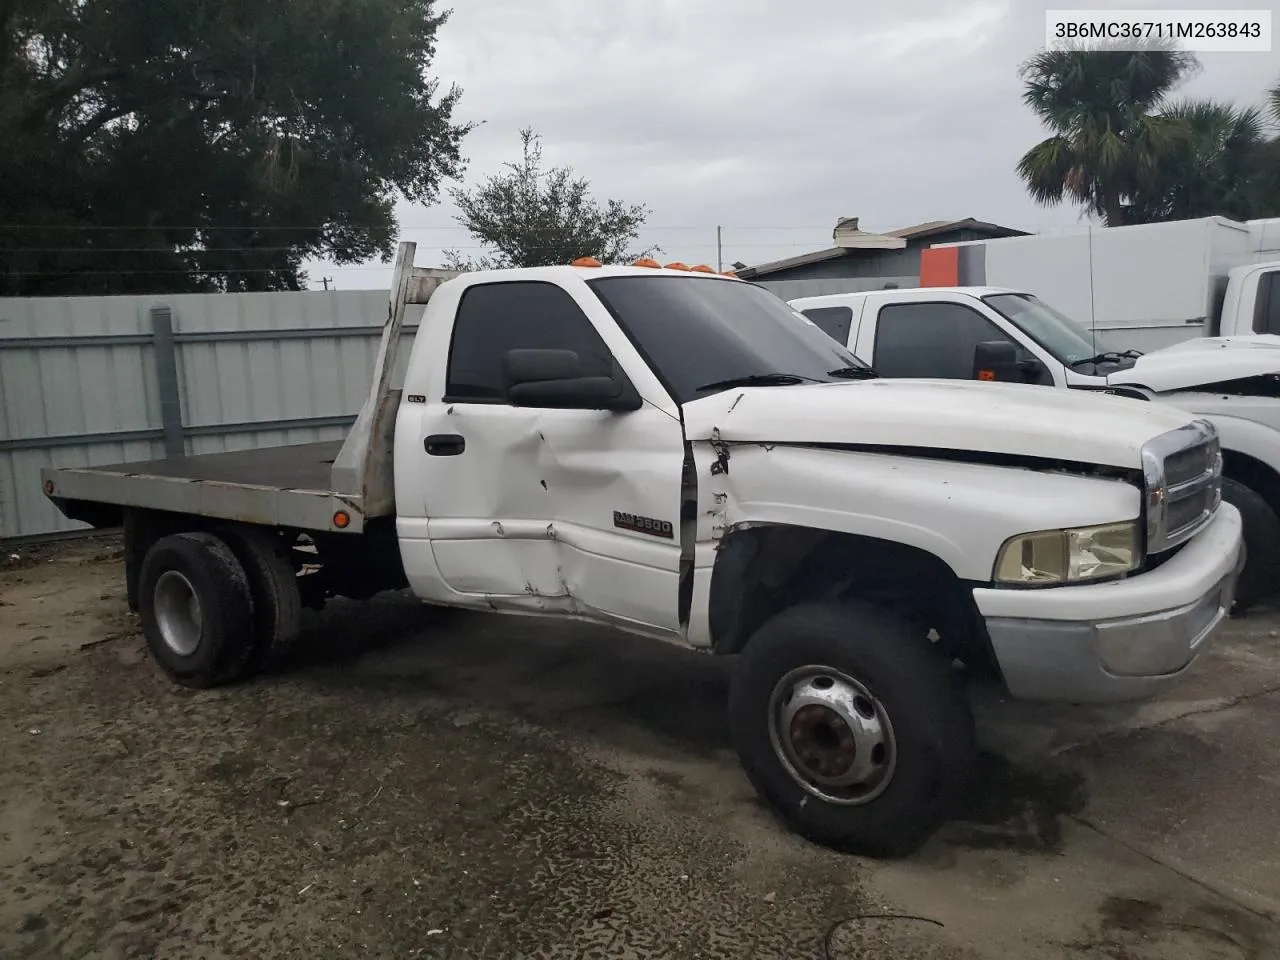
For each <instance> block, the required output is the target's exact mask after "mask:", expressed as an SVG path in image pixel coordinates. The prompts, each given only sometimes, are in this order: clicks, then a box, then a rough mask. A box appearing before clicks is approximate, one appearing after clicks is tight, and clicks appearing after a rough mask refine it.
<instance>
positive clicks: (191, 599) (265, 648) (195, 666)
mask: <svg viewBox="0 0 1280 960" xmlns="http://www.w3.org/2000/svg"><path fill="white" fill-rule="evenodd" d="M138 599H139V613H140V614H141V617H142V628H143V633H144V635H145V636H146V641H147V648H148V650H149V651H150V653H151V656H152V658H153V659H154V660H155V661H156V663H158V664H159V665H160V667H161V668H162V669H163V670H164V671H165V673H167V674H168V675H169V676H170V677H171V678H172V679H173V680H174V681H175V682H177V683H180V684H182V685H184V686H188V687H214V686H219V685H222V684H226V683H232V682H234V681H236V680H239V679H241V678H243V677H245V676H247V675H249V674H251V673H255V672H258V671H259V670H263V669H267V668H270V667H273V666H275V665H276V664H278V663H279V662H280V660H281V659H282V658H283V656H284V655H285V653H286V652H287V651H288V648H289V646H290V645H291V644H292V643H293V641H294V640H295V639H296V638H297V635H298V630H299V625H300V621H301V609H302V604H301V600H300V597H299V593H298V586H297V576H296V572H295V571H294V568H293V564H292V562H291V560H290V557H289V554H288V551H287V550H286V548H285V546H284V544H283V542H282V541H281V540H280V538H279V537H278V536H277V535H275V534H274V533H271V532H268V531H259V530H255V529H251V528H227V529H225V530H219V531H218V532H217V533H214V532H209V531H192V532H187V533H176V534H172V535H170V536H166V537H162V538H161V539H159V540H157V541H156V542H155V543H154V544H152V545H151V547H150V549H149V550H148V551H147V553H146V556H145V557H144V558H143V561H142V565H141V569H140V571H139V575H138Z"/></svg>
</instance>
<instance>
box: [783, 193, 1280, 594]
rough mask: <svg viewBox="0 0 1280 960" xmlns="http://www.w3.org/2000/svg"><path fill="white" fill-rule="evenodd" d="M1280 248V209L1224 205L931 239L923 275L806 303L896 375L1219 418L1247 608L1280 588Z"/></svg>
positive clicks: (799, 303) (830, 329)
mask: <svg viewBox="0 0 1280 960" xmlns="http://www.w3.org/2000/svg"><path fill="white" fill-rule="evenodd" d="M1278 256H1280V220H1258V221H1252V222H1250V223H1248V224H1240V223H1236V222H1234V221H1230V220H1226V219H1224V218H1221V217H1209V218H1206V219H1203V220H1187V221H1180V222H1176V223H1167V224H1152V225H1149V226H1135V227H1119V228H1116V229H1103V230H1096V229H1095V230H1093V231H1091V232H1090V233H1088V234H1069V235H1041V236H1030V237H1011V238H1003V239H999V240H989V241H973V242H971V243H962V244H946V245H942V246H939V247H931V248H929V249H926V250H924V251H923V255H922V262H921V287H920V288H916V289H891V290H880V291H872V292H865V293H850V294H834V295H830V296H822V297H804V298H799V299H796V300H792V301H790V303H791V305H792V306H793V307H795V308H796V309H798V310H800V311H801V312H802V313H804V314H805V316H807V317H809V318H810V319H811V320H813V321H815V322H816V323H818V325H819V326H821V327H822V328H823V329H824V330H825V331H826V332H827V333H829V334H830V335H831V336H833V337H834V338H835V339H837V340H838V341H839V342H841V343H842V344H845V345H847V346H848V347H849V349H850V350H852V351H853V352H854V353H855V354H856V355H857V356H858V357H860V358H861V359H863V360H865V361H867V362H868V363H870V364H871V365H872V366H873V367H874V368H875V369H876V371H877V372H878V373H880V374H882V375H884V376H887V377H939V378H945V379H961V380H971V379H978V378H980V377H982V378H986V379H994V380H999V381H1012V382H1021V383H1033V384H1041V385H1045V386H1056V387H1062V388H1075V389H1086V390H1106V391H1109V392H1112V393H1120V394H1123V395H1126V396H1130V397H1136V398H1139V399H1144V400H1158V401H1161V402H1163V403H1167V404H1171V405H1173V406H1177V407H1180V408H1182V409H1185V410H1188V411H1190V412H1192V413H1196V414H1200V415H1203V416H1205V417H1206V418H1207V419H1209V420H1211V421H1212V422H1213V424H1214V425H1215V427H1216V428H1217V429H1218V432H1219V435H1220V437H1221V440H1222V447H1223V452H1224V457H1225V467H1224V470H1225V480H1224V482H1223V496H1224V497H1225V498H1226V499H1227V501H1228V502H1230V503H1232V504H1234V505H1235V506H1236V507H1237V508H1239V510H1240V511H1241V513H1242V514H1243V516H1244V522H1245V539H1246V543H1247V545H1248V557H1249V559H1248V563H1247V565H1246V567H1245V570H1244V572H1243V574H1242V575H1241V578H1240V584H1239V587H1238V590H1237V599H1238V604H1237V609H1238V610H1240V611H1243V610H1244V609H1246V608H1248V607H1249V606H1250V605H1252V604H1254V603H1257V602H1259V601H1262V600H1266V599H1270V598H1273V597H1275V596H1276V594H1277V593H1278V592H1280V336H1276V335H1275V334H1277V333H1280V259H1268V258H1275V257H1278ZM1254 261H1256V262H1254ZM947 283H955V284H958V285H955V286H949V285H946V284H947ZM1061 303H1066V304H1068V306H1069V309H1063V307H1062V306H1061V305H1060V304H1061ZM1072 309H1075V310H1080V311H1083V314H1082V315H1083V316H1084V317H1085V318H1086V319H1085V321H1084V322H1077V320H1076V318H1075V316H1074V315H1073V314H1072V312H1071V310H1072ZM1091 326H1092V329H1091ZM1144 344H1145V345H1147V346H1148V347H1151V346H1153V345H1155V346H1163V349H1158V350H1155V351H1154V352H1151V353H1146V354H1144V353H1143V352H1142V350H1141V349H1140V348H1139V347H1140V346H1141V345H1144Z"/></svg>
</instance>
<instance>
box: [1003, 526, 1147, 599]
mask: <svg viewBox="0 0 1280 960" xmlns="http://www.w3.org/2000/svg"><path fill="white" fill-rule="evenodd" d="M1140 542H1141V541H1140V539H1139V536H1138V522H1137V521H1136V520H1129V521H1126V522H1125V523H1107V524H1103V525H1102V526H1097V527H1074V528H1071V529H1067V530H1044V531H1041V532H1039V533H1024V534H1022V535H1021V536H1017V537H1010V538H1009V539H1008V540H1006V541H1005V543H1004V546H1002V547H1001V548H1000V555H999V556H998V557H996V568H995V573H994V579H995V581H996V583H1008V584H1017V585H1020V586H1035V585H1038V584H1045V585H1047V584H1055V583H1077V582H1079V581H1081V580H1097V579H1098V578H1099V577H1114V576H1116V575H1118V574H1121V573H1128V572H1129V571H1130V570H1136V569H1137V568H1138V566H1139V565H1140V564H1141V562H1142V557H1141V554H1140V549H1141V548H1140V547H1139V543H1140Z"/></svg>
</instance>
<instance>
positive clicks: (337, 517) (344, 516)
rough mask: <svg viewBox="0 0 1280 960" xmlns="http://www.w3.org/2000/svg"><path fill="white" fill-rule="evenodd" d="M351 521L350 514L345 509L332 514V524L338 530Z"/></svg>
mask: <svg viewBox="0 0 1280 960" xmlns="http://www.w3.org/2000/svg"><path fill="white" fill-rule="evenodd" d="M350 523H351V515H350V514H349V513H347V511H345V510H339V511H338V512H337V513H335V514H334V515H333V525H334V526H335V527H337V528H338V529H339V530H342V529H343V528H345V527H346V526H347V525H348V524H350Z"/></svg>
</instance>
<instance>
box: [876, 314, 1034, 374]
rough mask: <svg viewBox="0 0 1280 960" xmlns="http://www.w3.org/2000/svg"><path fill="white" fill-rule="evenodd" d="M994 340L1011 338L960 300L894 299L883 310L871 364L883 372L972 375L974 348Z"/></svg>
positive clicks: (1008, 339)
mask: <svg viewBox="0 0 1280 960" xmlns="http://www.w3.org/2000/svg"><path fill="white" fill-rule="evenodd" d="M993 340H1003V341H1005V342H1012V341H1011V340H1010V338H1009V336H1008V335H1007V334H1005V332H1004V331H1003V330H1001V329H1000V328H999V327H997V326H996V325H995V324H994V323H992V322H991V321H990V320H988V319H987V318H986V317H984V316H983V315H982V314H980V313H978V312H977V311H976V310H973V309H970V308H969V307H966V306H963V305H962V304H959V303H901V304H893V305H891V306H887V307H883V308H882V309H881V310H880V318H879V322H878V323H877V324H876V345H875V353H874V358H873V360H872V365H873V366H874V367H875V368H876V371H877V372H878V373H879V374H880V375H881V376H884V377H937V378H942V379H945V380H972V379H973V351H974V348H975V347H976V346H977V345H978V344H979V343H989V342H991V341H993Z"/></svg>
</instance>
